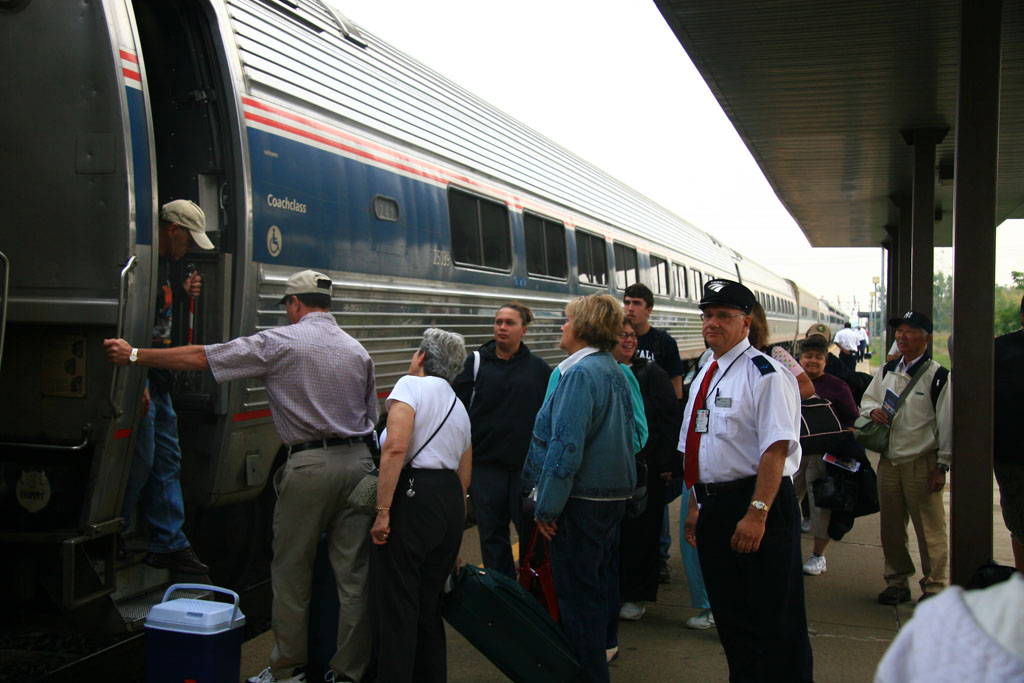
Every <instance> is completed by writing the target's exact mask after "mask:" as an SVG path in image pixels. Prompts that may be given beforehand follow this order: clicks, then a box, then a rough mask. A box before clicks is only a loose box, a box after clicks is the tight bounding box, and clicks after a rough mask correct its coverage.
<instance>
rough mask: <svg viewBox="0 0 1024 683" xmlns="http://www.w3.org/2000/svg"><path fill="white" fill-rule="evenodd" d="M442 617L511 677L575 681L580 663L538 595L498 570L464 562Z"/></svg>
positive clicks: (447, 596) (521, 679) (524, 679)
mask: <svg viewBox="0 0 1024 683" xmlns="http://www.w3.org/2000/svg"><path fill="white" fill-rule="evenodd" d="M444 619H445V621H447V622H448V623H449V624H450V625H451V627H452V628H454V629H455V630H456V631H458V632H459V633H461V634H462V635H463V636H464V637H465V638H466V640H468V641H469V642H470V643H472V644H473V646H474V647H475V648H476V649H477V650H479V651H480V653H481V654H483V655H484V656H485V657H487V659H489V660H491V662H492V663H493V664H494V665H495V666H496V667H498V668H499V669H500V670H501V672H502V673H503V674H505V675H506V676H508V677H509V678H510V679H512V680H513V681H524V682H527V681H530V682H533V681H575V680H577V678H578V677H579V674H580V665H579V664H578V663H577V662H576V659H575V658H574V657H573V655H572V652H571V650H570V648H569V642H568V641H567V640H566V638H565V634H564V633H563V632H562V629H561V628H560V627H559V626H558V625H557V624H556V623H555V622H554V621H553V620H552V619H551V616H550V615H549V614H548V613H547V612H546V611H545V610H544V608H543V607H541V605H540V603H539V602H537V599H536V598H534V597H533V596H532V595H530V594H529V593H527V592H526V591H525V590H523V587H522V586H520V585H519V584H518V583H516V582H515V581H514V580H513V579H512V578H510V577H508V576H505V575H504V574H502V573H501V572H494V571H488V570H486V569H480V568H479V567H474V566H472V565H469V564H466V565H463V567H462V569H461V570H460V571H459V575H458V576H457V577H455V581H454V585H453V588H452V591H451V592H450V593H449V594H448V595H446V596H445V604H444Z"/></svg>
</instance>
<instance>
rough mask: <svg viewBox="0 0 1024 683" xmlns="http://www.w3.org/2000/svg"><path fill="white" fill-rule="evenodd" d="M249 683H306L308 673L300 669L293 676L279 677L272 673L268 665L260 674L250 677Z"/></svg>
mask: <svg viewBox="0 0 1024 683" xmlns="http://www.w3.org/2000/svg"><path fill="white" fill-rule="evenodd" d="M248 683H306V674H305V673H303V672H301V671H300V672H298V673H296V674H293V675H292V677H291V678H277V677H275V676H274V674H272V673H270V667H269V666H268V667H267V668H266V669H264V670H263V671H261V672H260V673H259V675H258V676H253V677H252V678H250V679H249V680H248Z"/></svg>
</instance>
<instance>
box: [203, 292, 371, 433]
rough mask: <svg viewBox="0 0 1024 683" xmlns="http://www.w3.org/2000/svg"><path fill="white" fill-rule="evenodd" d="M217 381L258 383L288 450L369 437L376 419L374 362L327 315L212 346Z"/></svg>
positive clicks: (316, 314)
mask: <svg viewBox="0 0 1024 683" xmlns="http://www.w3.org/2000/svg"><path fill="white" fill-rule="evenodd" d="M206 358H207V360H208V361H209V363H210V370H211V371H212V372H213V377H214V379H216V380H217V382H218V383H223V382H228V381H230V380H233V379H243V378H247V377H260V378H262V379H263V382H264V384H265V386H266V388H267V398H268V400H269V402H270V412H271V413H272V415H273V417H274V426H275V427H276V428H277V433H278V435H279V436H280V437H281V441H282V442H284V443H285V444H296V443H302V442H303V441H312V440H314V439H322V438H331V437H351V436H363V435H365V434H369V433H370V432H371V431H372V430H373V426H374V424H376V422H377V418H378V404H377V386H376V382H375V381H374V375H373V361H372V360H371V359H370V354H368V353H367V352H366V349H364V348H363V347H362V345H361V344H360V343H359V342H357V341H356V340H355V339H353V338H352V337H351V336H349V334H348V333H347V332H345V331H343V330H342V329H341V328H340V327H339V326H338V323H337V322H336V321H335V320H334V316H332V315H331V314H330V313H327V312H320V311H314V312H311V313H307V314H306V315H305V316H303V317H302V320H300V321H299V322H297V323H295V324H294V325H286V326H284V327H275V328H274V329H272V330H264V331H263V332H258V333H256V334H254V335H251V336H249V337H239V338H238V339H232V340H231V341H229V342H227V343H225V344H211V345H209V346H207V347H206Z"/></svg>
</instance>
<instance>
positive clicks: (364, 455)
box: [270, 443, 373, 681]
mask: <svg viewBox="0 0 1024 683" xmlns="http://www.w3.org/2000/svg"><path fill="white" fill-rule="evenodd" d="M372 466H373V463H372V461H371V460H370V451H369V449H367V447H366V446H365V445H364V444H361V443H358V444H352V445H342V446H333V447H331V448H311V449H309V450H307V451H300V452H298V453H294V454H292V455H290V456H288V461H287V462H286V463H285V465H284V467H282V468H281V469H280V470H279V471H278V473H277V476H276V477H275V481H274V485H275V488H276V489H277V496H278V498H277V504H276V505H275V506H274V559H273V560H272V562H271V565H270V580H271V585H272V586H273V588H274V603H273V616H272V618H271V626H272V628H273V630H274V649H273V650H272V651H271V653H270V667H271V673H273V674H274V676H275V677H276V678H285V679H286V678H290V677H291V676H292V670H293V669H294V668H295V667H298V666H303V665H305V664H306V663H307V662H306V658H307V653H306V643H307V638H308V630H309V629H308V625H309V600H310V590H311V588H310V586H311V584H312V579H313V561H314V559H315V558H316V547H317V544H318V543H319V542H320V534H321V533H323V532H327V542H328V555H329V557H330V560H331V567H332V568H333V569H334V578H335V581H336V582H337V584H338V602H339V603H341V606H340V609H339V610H338V650H337V652H336V653H335V655H334V657H332V658H331V668H332V669H333V670H334V671H335V673H337V674H340V675H344V676H347V677H348V678H351V679H352V680H354V681H358V680H360V679H361V678H362V676H363V673H364V672H365V670H366V666H367V664H368V663H369V658H370V646H371V642H370V641H371V634H370V622H369V615H368V612H367V597H366V594H367V584H366V580H367V568H368V566H369V565H368V563H369V547H368V545H367V544H368V542H369V532H370V522H371V520H370V517H369V516H368V515H365V514H362V513H360V512H357V511H355V510H353V509H352V508H350V507H348V496H349V494H350V493H351V492H352V489H353V488H355V485H356V484H358V483H359V480H360V479H362V478H363V475H365V474H366V473H367V472H368V471H369V470H370V469H372Z"/></svg>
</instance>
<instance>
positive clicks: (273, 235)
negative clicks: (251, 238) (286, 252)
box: [267, 225, 284, 258]
mask: <svg viewBox="0 0 1024 683" xmlns="http://www.w3.org/2000/svg"><path fill="white" fill-rule="evenodd" d="M283 246H284V243H283V242H282V240H281V229H280V228H278V227H277V226H276V225H271V226H270V230H267V251H268V252H270V255H271V256H273V257H275V258H276V257H277V256H279V255H280V254H281V248H282V247H283Z"/></svg>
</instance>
